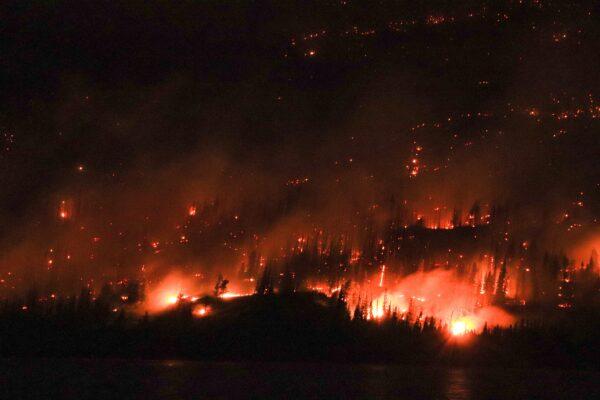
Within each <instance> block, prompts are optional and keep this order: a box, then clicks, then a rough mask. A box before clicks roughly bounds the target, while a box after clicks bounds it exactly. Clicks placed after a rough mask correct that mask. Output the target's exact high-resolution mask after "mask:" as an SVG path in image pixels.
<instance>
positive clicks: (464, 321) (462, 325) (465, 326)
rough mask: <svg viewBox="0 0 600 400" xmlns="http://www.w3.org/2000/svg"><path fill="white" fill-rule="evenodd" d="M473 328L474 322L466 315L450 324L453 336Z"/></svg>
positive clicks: (460, 334) (465, 332) (470, 330)
mask: <svg viewBox="0 0 600 400" xmlns="http://www.w3.org/2000/svg"><path fill="white" fill-rule="evenodd" d="M473 330H475V323H474V321H472V320H471V319H470V318H468V317H463V318H459V319H457V320H456V321H453V322H452V324H451V325H450V333H452V335H453V336H463V335H465V334H467V333H469V332H472V331H473Z"/></svg>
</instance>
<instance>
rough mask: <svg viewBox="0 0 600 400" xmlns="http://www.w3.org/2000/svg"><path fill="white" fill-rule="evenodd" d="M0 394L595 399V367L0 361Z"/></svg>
mask: <svg viewBox="0 0 600 400" xmlns="http://www.w3.org/2000/svg"><path fill="white" fill-rule="evenodd" d="M0 372H1V374H0V375H1V376H0V398H2V399H29V398H36V399H228V398H234V399H237V398H261V399H264V398H285V399H290V398H301V399H314V398H329V399H334V398H361V399H364V398H382V399H411V400H418V399H594V398H596V399H599V398H600V373H599V372H586V371H557V370H516V369H491V368H490V369H485V368H478V369H461V368H457V369H452V368H428V367H407V366H377V365H346V364H344V365H336V364H310V363H208V362H188V361H130V360H71V359H67V360H62V359H60V360H55V359H41V360H40V359H6V360H0Z"/></svg>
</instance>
